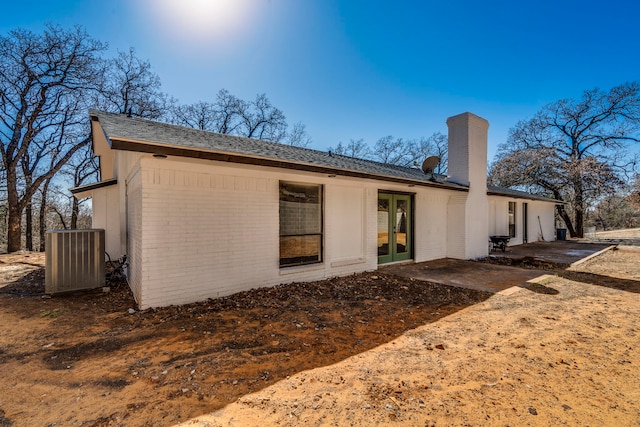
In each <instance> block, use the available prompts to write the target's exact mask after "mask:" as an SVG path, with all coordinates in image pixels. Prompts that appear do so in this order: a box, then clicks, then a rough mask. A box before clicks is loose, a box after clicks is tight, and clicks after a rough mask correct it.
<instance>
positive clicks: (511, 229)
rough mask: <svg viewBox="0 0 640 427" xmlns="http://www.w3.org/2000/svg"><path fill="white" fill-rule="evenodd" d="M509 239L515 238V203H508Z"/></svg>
mask: <svg viewBox="0 0 640 427" xmlns="http://www.w3.org/2000/svg"><path fill="white" fill-rule="evenodd" d="M509 237H516V202H509Z"/></svg>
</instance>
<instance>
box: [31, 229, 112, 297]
mask: <svg viewBox="0 0 640 427" xmlns="http://www.w3.org/2000/svg"><path fill="white" fill-rule="evenodd" d="M45 244H46V246H45V258H46V264H45V266H46V270H45V284H44V290H45V293H47V294H57V293H61V292H70V291H78V290H82V289H94V288H100V287H102V286H104V285H105V261H104V230H63V231H48V232H47V234H46V241H45Z"/></svg>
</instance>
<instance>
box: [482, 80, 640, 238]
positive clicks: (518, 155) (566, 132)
mask: <svg viewBox="0 0 640 427" xmlns="http://www.w3.org/2000/svg"><path fill="white" fill-rule="evenodd" d="M639 130H640V87H639V86H638V83H635V82H634V83H626V84H623V85H620V86H617V87H614V88H613V89H611V90H610V91H609V92H603V91H600V90H598V89H593V90H589V91H586V92H584V95H583V97H582V99H581V100H579V101H575V100H570V99H565V100H560V101H557V102H554V103H551V104H549V105H547V106H545V107H543V109H542V110H540V111H539V112H538V113H537V114H536V115H535V116H534V117H533V118H532V119H530V120H527V121H521V122H519V123H518V124H517V125H516V126H515V127H514V128H512V129H511V131H510V134H509V138H508V141H507V142H506V143H505V144H503V145H501V146H500V149H499V152H498V155H497V160H496V162H495V163H494V164H493V165H492V168H491V172H490V180H491V181H492V182H493V183H494V184H497V185H501V186H505V187H523V188H526V189H528V190H531V191H534V192H538V193H541V194H547V195H550V196H552V197H554V198H556V199H558V200H561V201H564V202H567V206H566V208H565V206H563V205H559V206H558V214H559V215H560V216H561V217H562V219H563V220H564V222H565V223H566V225H567V229H568V230H569V233H570V235H571V236H573V237H582V235H583V225H584V215H585V209H586V207H587V206H588V205H589V204H590V203H593V202H595V201H596V200H598V198H599V197H600V196H601V195H603V194H607V193H613V192H615V190H616V188H617V187H619V186H620V185H621V184H622V183H623V181H624V180H625V177H626V174H627V173H628V172H629V171H630V170H631V169H632V168H633V167H634V166H635V159H633V158H632V157H630V156H628V155H627V153H626V152H625V147H626V146H627V144H628V143H630V142H638V141H640V135H639Z"/></svg>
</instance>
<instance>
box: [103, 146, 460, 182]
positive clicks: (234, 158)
mask: <svg viewBox="0 0 640 427" xmlns="http://www.w3.org/2000/svg"><path fill="white" fill-rule="evenodd" d="M110 141H111V144H112V145H111V148H113V149H115V150H121V151H134V152H139V153H151V154H160V155H166V156H176V157H189V158H195V159H202V160H215V161H220V162H229V163H239V164H246V165H255V166H266V167H273V168H281V169H293V170H297V171H301V170H302V171H306V172H314V173H322V174H329V175H339V176H346V177H353V178H363V179H376V180H383V181H387V182H395V183H400V184H407V185H413V186H420V187H430V188H442V189H446V190H453V191H462V192H468V191H469V189H468V188H467V187H464V186H458V185H451V184H443V183H440V182H434V181H422V180H418V179H411V178H402V177H394V176H388V175H381V174H374V173H367V172H362V171H355V170H350V169H340V168H332V167H330V166H325V165H319V164H311V163H307V162H294V161H291V160H278V159H273V158H268V157H259V156H249V155H245V154H239V153H230V152H222V151H215V150H204V149H201V148H188V147H183V146H177V145H170V144H164V143H162V144H161V143H153V142H148V141H136V140H131V139H126V138H121V137H117V136H111V137H110Z"/></svg>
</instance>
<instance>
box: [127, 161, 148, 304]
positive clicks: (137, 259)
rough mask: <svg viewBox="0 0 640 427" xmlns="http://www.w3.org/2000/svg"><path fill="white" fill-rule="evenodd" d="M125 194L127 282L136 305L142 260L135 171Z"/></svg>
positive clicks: (139, 200) (139, 190) (139, 299)
mask: <svg viewBox="0 0 640 427" xmlns="http://www.w3.org/2000/svg"><path fill="white" fill-rule="evenodd" d="M126 194H127V201H126V204H127V216H126V217H127V238H128V242H127V256H128V262H129V266H128V270H127V273H128V274H127V280H128V282H129V287H131V291H132V293H133V297H134V298H135V300H136V302H138V304H141V302H142V298H143V296H142V283H143V267H144V265H143V259H142V255H143V254H142V243H143V242H142V238H143V235H142V179H141V175H140V169H137V170H136V171H135V172H134V173H133V174H132V175H131V176H130V177H129V180H128V181H127V183H126Z"/></svg>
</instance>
